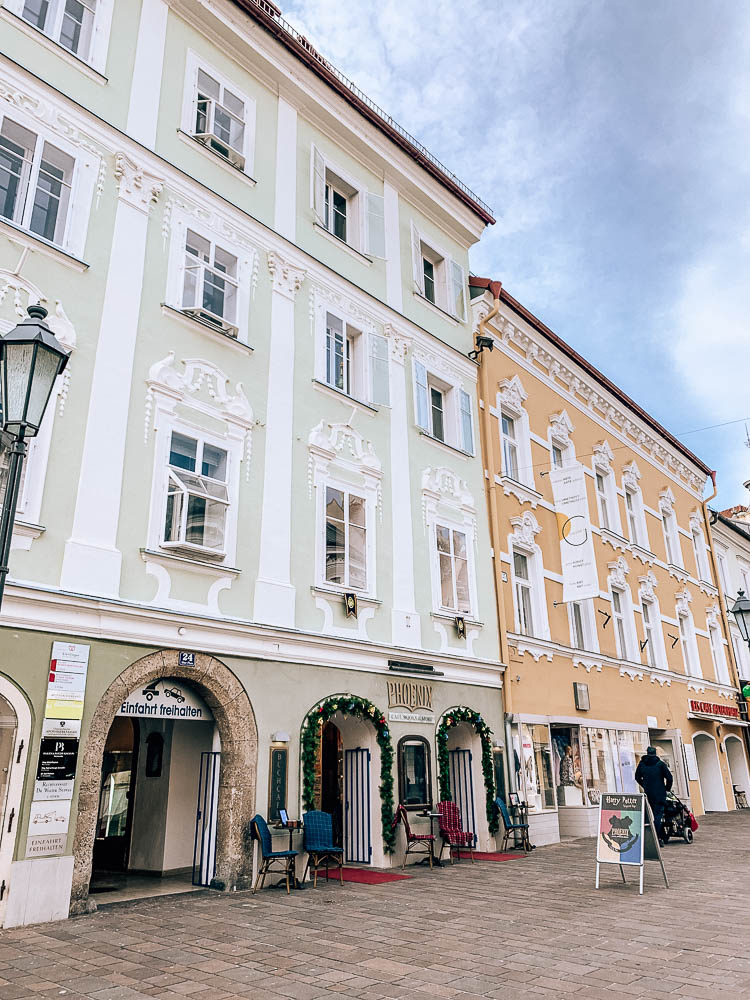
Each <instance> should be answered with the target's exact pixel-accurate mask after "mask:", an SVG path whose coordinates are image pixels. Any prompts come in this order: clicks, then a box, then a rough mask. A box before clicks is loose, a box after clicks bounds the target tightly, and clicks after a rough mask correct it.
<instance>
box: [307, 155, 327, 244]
mask: <svg viewBox="0 0 750 1000" xmlns="http://www.w3.org/2000/svg"><path fill="white" fill-rule="evenodd" d="M310 173H311V177H312V189H311V192H310V196H311V201H312V209H313V211H314V212H315V217H316V219H317V220H318V222H320V224H321V225H325V201H326V161H325V160H324V159H323V154H322V153H321V152H320V150H319V149H318V147H317V146H313V147H312V151H311V156H310Z"/></svg>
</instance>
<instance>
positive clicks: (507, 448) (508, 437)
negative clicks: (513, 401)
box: [500, 413, 518, 481]
mask: <svg viewBox="0 0 750 1000" xmlns="http://www.w3.org/2000/svg"><path fill="white" fill-rule="evenodd" d="M500 429H501V435H502V443H503V473H504V474H505V475H506V476H509V477H510V478H511V479H515V480H516V481H518V439H517V435H516V421H515V420H514V419H513V417H509V416H508V414H507V413H501V415H500Z"/></svg>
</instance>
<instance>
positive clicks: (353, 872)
mask: <svg viewBox="0 0 750 1000" xmlns="http://www.w3.org/2000/svg"><path fill="white" fill-rule="evenodd" d="M321 877H322V878H325V872H318V878H321ZM411 877H412V876H411V875H401V874H400V873H399V874H397V873H396V872H378V871H374V870H371V869H367V868H344V881H345V882H361V883H362V884H363V885H381V884H382V883H383V882H400V881H401V880H402V879H405V878H406V879H408V878H411ZM328 880H329V882H338V880H339V873H338V871H334V870H333V869H331V870H330V871H329V872H328Z"/></svg>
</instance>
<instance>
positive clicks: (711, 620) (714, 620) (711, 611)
mask: <svg viewBox="0 0 750 1000" xmlns="http://www.w3.org/2000/svg"><path fill="white" fill-rule="evenodd" d="M706 624H707V625H708V627H709V628H719V627H720V625H721V613H720V611H719V605H718V604H714V605H713V607H710V608H706Z"/></svg>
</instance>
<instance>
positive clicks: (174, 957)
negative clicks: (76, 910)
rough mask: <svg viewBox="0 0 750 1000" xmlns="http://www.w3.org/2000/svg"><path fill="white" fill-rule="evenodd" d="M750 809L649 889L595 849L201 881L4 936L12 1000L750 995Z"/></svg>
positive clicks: (707, 823) (679, 856)
mask: <svg viewBox="0 0 750 1000" xmlns="http://www.w3.org/2000/svg"><path fill="white" fill-rule="evenodd" d="M749 844H750V813H748V812H744V811H743V812H738V813H730V814H723V815H715V816H711V817H708V818H705V819H704V820H702V821H701V829H700V830H699V832H698V834H697V836H696V841H695V844H693V845H692V846H688V845H686V844H684V843H682V842H677V843H674V844H672V843H670V844H669V845H668V846H667V847H666V848H665V850H664V855H665V862H666V865H667V870H668V873H669V879H670V884H671V886H672V888H671V889H670V890H667V889H665V888H664V883H663V881H661V877H660V873H659V870H658V865H655V864H653V863H649V865H648V868H647V874H646V890H645V895H644V896H641V897H639V896H638V889H637V882H636V876H635V873H630V874H629V884H628V885H627V886H623V885H622V883H621V882H618V879H619V873H618V871H617V869H616V868H615V869H614V870H613V871H612V872H611V873H608V872H605V873H604V875H603V888H602V889H600V890H599V891H598V892H596V891H595V890H594V842H593V841H592V840H577V841H574V842H571V843H567V844H561V845H556V846H554V847H545V848H538V849H537V850H536V851H534V852H533V853H532V854H531V855H530V856H529V857H527V858H524V859H521V860H518V861H515V862H513V863H508V864H492V863H487V862H485V863H482V862H477V863H476V864H473V865H472V864H471V863H470V862H469V861H462V862H461V863H460V864H456V865H453V866H452V867H451V866H447V867H445V868H442V869H435V870H434V871H430V870H429V868H422V867H416V868H411V869H409V873H410V874H413V878H411V879H408V880H406V881H403V882H393V883H388V884H385V885H357V884H351V883H346V884H345V885H343V886H340V885H338V883H335V882H331V883H330V884H328V885H325V884H323V885H319V887H318V889H317V890H313V889H311V888H310V889H305V891H304V892H294V893H292V894H291V895H290V896H287V894H286V893H285V892H279V891H275V890H267V891H264V892H263V893H260V894H258V895H256V896H252V895H251V894H250V893H249V892H243V893H237V894H231V895H226V894H220V893H214V892H210V891H203V892H198V893H193V894H189V895H184V896H166V897H161V898H159V899H153V900H138V901H135V902H130V903H122V904H118V905H114V906H107V907H103V908H101V909H100V910H99V912H98V913H96V914H94V915H92V916H88V917H80V918H78V919H75V920H69V921H67V922H63V923H58V924H45V925H40V926H38V927H31V928H23V929H17V930H9V931H4V932H2V934H0V977H2V978H0V1000H24V998H32V997H38V998H49V1000H52V998H64V1000H79V998H82V997H87V998H92V1000H144V998H145V997H158V998H159V1000H184V998H185V997H195V1000H233V998H234V997H242V998H247V1000H283V998H289V1000H317V998H327V1000H330V998H333V997H356V998H361V1000H386V998H388V1000H391V998H393V1000H396V998H400V1000H425V998H426V997H439V998H446V1000H477V998H479V997H485V998H491V1000H505V998H508V1000H515V998H518V997H521V998H523V997H538V996H548V997H567V996H568V995H575V996H576V997H580V998H583V997H586V998H591V1000H593V998H596V1000H618V998H626V997H627V998H632V997H643V998H650V1000H663V998H670V1000H672V998H679V997H692V998H701V997H704V998H711V1000H717V998H721V1000H731V998H734V997H750V956H748V955H747V951H748V949H747V941H748V936H747V934H746V933H745V927H746V926H747V925H748V909H749V904H750V896H749V894H748V891H747V886H748V884H750V851H749V850H748V845H749Z"/></svg>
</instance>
